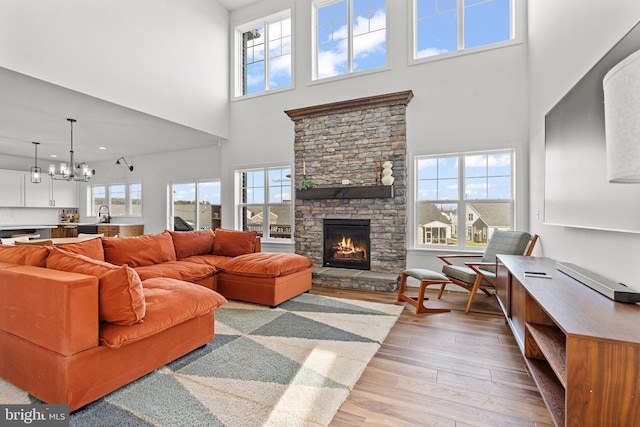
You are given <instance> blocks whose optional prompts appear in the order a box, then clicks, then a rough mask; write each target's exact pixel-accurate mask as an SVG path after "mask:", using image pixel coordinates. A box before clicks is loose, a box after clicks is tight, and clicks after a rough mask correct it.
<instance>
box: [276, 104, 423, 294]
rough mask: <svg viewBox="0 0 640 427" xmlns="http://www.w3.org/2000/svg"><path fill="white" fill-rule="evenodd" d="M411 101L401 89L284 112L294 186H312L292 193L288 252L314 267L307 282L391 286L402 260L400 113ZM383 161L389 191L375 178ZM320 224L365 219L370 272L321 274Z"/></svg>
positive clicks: (403, 210) (403, 191)
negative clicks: (290, 134) (290, 132)
mask: <svg viewBox="0 0 640 427" xmlns="http://www.w3.org/2000/svg"><path fill="white" fill-rule="evenodd" d="M412 97H413V93H412V92H411V91H405V92H397V93H390V94H385V95H377V96H372V97H368V98H360V99H353V100H349V101H342V102H336V103H331V104H324V105H317V106H314V107H307V108H301V109H297V110H289V111H285V113H286V114H287V115H288V116H289V117H290V118H291V119H292V120H293V121H294V129H295V140H294V154H295V183H296V185H299V184H300V183H301V182H302V180H303V179H307V180H311V181H313V187H312V188H310V189H305V190H296V198H295V228H294V237H295V252H296V253H297V254H300V255H303V256H305V257H307V258H309V259H310V260H311V261H312V262H313V264H314V266H315V267H314V279H313V282H314V283H321V284H323V285H328V286H342V287H350V288H363V289H373V290H385V291H393V290H395V289H396V288H395V282H396V280H394V279H395V278H396V277H397V276H398V275H399V274H400V272H402V271H403V270H404V269H405V267H406V258H407V250H406V247H407V243H406V236H407V197H406V192H407V166H406V161H407V139H406V108H407V105H408V103H409V101H410V100H411V98H412ZM387 161H391V162H392V163H393V177H394V181H393V185H391V186H385V185H383V184H382V183H381V179H380V178H381V165H382V163H384V162H387ZM324 219H357V220H369V221H370V271H368V272H359V273H358V274H350V273H348V272H341V271H333V270H332V271H330V272H325V271H324V270H323V267H322V264H323V220H324ZM338 270H339V269H338ZM323 272H324V273H326V274H321V273H323ZM390 277H391V278H392V280H389V278H390ZM381 284H382V285H381ZM381 287H382V289H381Z"/></svg>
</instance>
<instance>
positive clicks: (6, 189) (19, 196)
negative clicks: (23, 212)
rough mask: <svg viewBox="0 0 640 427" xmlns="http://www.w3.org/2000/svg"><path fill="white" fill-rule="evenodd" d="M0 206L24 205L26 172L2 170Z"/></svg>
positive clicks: (0, 172)
mask: <svg viewBox="0 0 640 427" xmlns="http://www.w3.org/2000/svg"><path fill="white" fill-rule="evenodd" d="M0 206H7V207H13V206H24V172H17V171H6V170H2V171H0Z"/></svg>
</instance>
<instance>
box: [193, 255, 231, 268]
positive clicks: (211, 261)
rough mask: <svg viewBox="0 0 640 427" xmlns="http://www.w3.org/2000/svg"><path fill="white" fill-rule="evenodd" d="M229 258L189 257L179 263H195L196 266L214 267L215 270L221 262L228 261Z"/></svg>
mask: <svg viewBox="0 0 640 427" xmlns="http://www.w3.org/2000/svg"><path fill="white" fill-rule="evenodd" d="M229 258H230V257H228V256H222V255H214V254H207V255H194V256H190V257H187V258H183V259H182V260H181V261H186V262H195V263H197V264H206V265H210V266H212V267H215V268H216V269H217V268H218V266H219V265H220V264H221V263H222V262H224V261H226V260H228V259H229Z"/></svg>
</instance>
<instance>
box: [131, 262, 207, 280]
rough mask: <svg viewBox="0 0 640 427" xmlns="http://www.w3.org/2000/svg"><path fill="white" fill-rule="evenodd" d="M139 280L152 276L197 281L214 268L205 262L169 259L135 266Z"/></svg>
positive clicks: (205, 276)
mask: <svg viewBox="0 0 640 427" xmlns="http://www.w3.org/2000/svg"><path fill="white" fill-rule="evenodd" d="M135 270H136V272H137V273H138V275H139V276H140V279H141V280H146V279H150V278H153V277H168V278H171V279H178V280H184V281H185V282H192V283H193V282H197V281H199V280H202V279H206V278H207V277H210V276H213V275H214V274H215V273H216V268H215V267H212V266H210V265H207V264H197V263H194V262H187V261H169V262H163V263H161V264H155V265H145V266H142V267H135Z"/></svg>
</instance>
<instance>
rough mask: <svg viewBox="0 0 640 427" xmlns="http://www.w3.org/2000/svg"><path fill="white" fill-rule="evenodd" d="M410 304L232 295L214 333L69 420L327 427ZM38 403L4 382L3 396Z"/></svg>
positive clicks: (6, 399)
mask: <svg viewBox="0 0 640 427" xmlns="http://www.w3.org/2000/svg"><path fill="white" fill-rule="evenodd" d="M403 308H404V306H400V305H392V304H380V303H371V302H366V301H358V300H347V299H341V298H333V297H326V296H321V295H313V294H306V293H305V294H302V295H299V296H297V297H295V298H293V299H291V300H289V301H286V302H284V303H282V304H280V305H279V306H278V307H277V308H274V309H272V308H269V307H266V306H261V305H256V304H249V303H243V302H238V301H231V300H230V301H229V302H228V303H227V304H225V305H223V306H222V307H220V308H219V309H217V310H216V314H215V321H216V325H215V334H216V335H215V339H214V340H213V341H211V342H209V343H208V344H207V345H206V346H204V347H201V348H199V349H197V350H195V351H193V352H191V353H189V354H187V355H185V356H183V357H181V358H180V359H177V360H175V361H173V362H171V363H169V364H167V365H166V366H164V367H162V368H160V369H158V370H156V371H154V372H152V373H150V374H148V375H146V376H144V377H142V378H140V379H138V380H137V381H134V382H132V383H131V384H128V385H126V386H124V387H122V388H120V389H118V390H116V391H114V392H113V393H110V394H109V395H107V396H105V397H104V398H102V399H99V400H98V401H96V402H93V403H91V404H89V405H87V406H86V407H85V408H83V409H81V410H79V411H77V412H75V413H73V414H71V417H70V425H71V426H91V427H94V426H141V427H142V426H171V427H177V426H189V427H193V426H207V427H209V426H210V427H215V426H221V427H222V426H225V427H236V426H238V427H239V426H247V427H254V426H278V427H281V426H326V425H329V423H330V422H331V420H332V419H333V417H334V416H335V414H336V412H337V411H338V409H340V406H341V405H342V403H343V402H344V401H345V400H346V398H347V397H348V396H349V393H350V392H351V390H352V389H353V387H354V385H355V384H356V382H357V381H358V378H360V375H361V374H362V372H363V371H364V369H365V367H366V366H367V364H368V363H369V361H370V360H371V359H372V358H373V356H374V355H375V353H376V352H377V351H378V349H379V348H380V345H381V344H382V342H383V341H384V339H385V338H386V336H387V335H388V333H389V331H390V330H391V328H392V327H393V325H394V324H395V322H396V320H397V319H398V316H399V315H400V313H401V312H402V310H403ZM30 402H31V403H40V402H38V401H37V400H35V399H34V398H33V397H32V396H29V395H28V394H27V393H25V392H23V391H22V390H19V389H16V388H15V387H13V386H11V385H9V384H7V383H6V382H4V381H3V380H0V403H30Z"/></svg>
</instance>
